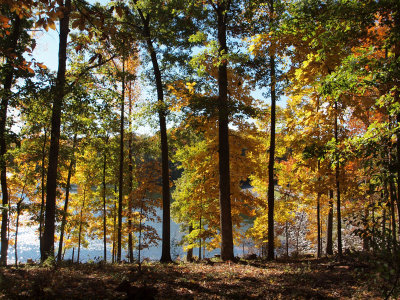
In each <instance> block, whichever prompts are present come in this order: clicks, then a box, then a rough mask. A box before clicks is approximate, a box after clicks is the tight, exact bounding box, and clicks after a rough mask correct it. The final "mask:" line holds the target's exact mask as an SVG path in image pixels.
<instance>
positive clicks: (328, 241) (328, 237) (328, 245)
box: [326, 190, 333, 255]
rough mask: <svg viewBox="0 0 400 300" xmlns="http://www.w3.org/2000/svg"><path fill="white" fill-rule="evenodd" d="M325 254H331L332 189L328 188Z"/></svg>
mask: <svg viewBox="0 0 400 300" xmlns="http://www.w3.org/2000/svg"><path fill="white" fill-rule="evenodd" d="M326 231H327V232H326V254H327V255H332V254H333V190H329V212H328V226H327V228H326Z"/></svg>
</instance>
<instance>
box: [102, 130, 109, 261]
mask: <svg viewBox="0 0 400 300" xmlns="http://www.w3.org/2000/svg"><path fill="white" fill-rule="evenodd" d="M107 144H108V135H107V136H106V139H105V143H104V156H103V248H104V249H103V250H104V254H103V255H104V261H105V262H106V261H107V207H106V192H107V185H106V167H107Z"/></svg>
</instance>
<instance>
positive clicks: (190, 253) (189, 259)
mask: <svg viewBox="0 0 400 300" xmlns="http://www.w3.org/2000/svg"><path fill="white" fill-rule="evenodd" d="M192 231H193V226H192V225H189V234H190V233H191V232H192ZM186 261H187V262H192V261H193V248H190V249H188V251H187V254H186Z"/></svg>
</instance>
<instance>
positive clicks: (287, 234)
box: [285, 221, 289, 257]
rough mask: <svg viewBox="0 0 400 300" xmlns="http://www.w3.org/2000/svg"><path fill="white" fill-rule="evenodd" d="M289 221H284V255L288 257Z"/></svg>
mask: <svg viewBox="0 0 400 300" xmlns="http://www.w3.org/2000/svg"><path fill="white" fill-rule="evenodd" d="M288 227H289V222H288V221H286V223H285V236H286V257H289V228H288Z"/></svg>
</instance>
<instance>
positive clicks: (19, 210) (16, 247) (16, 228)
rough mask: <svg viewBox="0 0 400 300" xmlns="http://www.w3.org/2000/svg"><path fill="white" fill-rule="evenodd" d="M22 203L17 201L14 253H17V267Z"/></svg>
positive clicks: (16, 265) (16, 262) (16, 264)
mask: <svg viewBox="0 0 400 300" xmlns="http://www.w3.org/2000/svg"><path fill="white" fill-rule="evenodd" d="M21 203H22V201H18V203H17V221H16V224H15V239H14V253H15V267H16V268H18V229H19V216H20V214H21Z"/></svg>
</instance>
